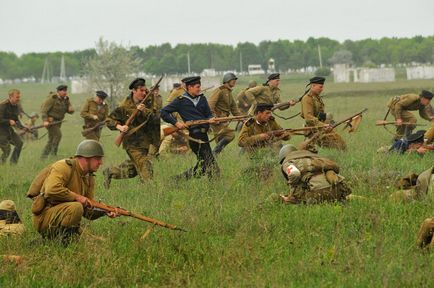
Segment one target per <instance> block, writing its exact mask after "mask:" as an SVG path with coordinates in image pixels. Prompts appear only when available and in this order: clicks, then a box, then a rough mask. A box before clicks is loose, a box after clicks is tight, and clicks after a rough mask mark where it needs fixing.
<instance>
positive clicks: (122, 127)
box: [116, 124, 128, 133]
mask: <svg viewBox="0 0 434 288" xmlns="http://www.w3.org/2000/svg"><path fill="white" fill-rule="evenodd" d="M116 129H118V130H119V131H121V132H122V133H125V132H127V131H128V126H127V125H120V124H118V125H116Z"/></svg>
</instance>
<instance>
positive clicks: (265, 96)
mask: <svg viewBox="0 0 434 288" xmlns="http://www.w3.org/2000/svg"><path fill="white" fill-rule="evenodd" d="M279 84H280V74H279V73H272V74H270V75H269V76H268V80H267V82H265V83H264V84H263V85H260V86H256V87H254V88H250V89H247V90H246V92H245V94H246V96H247V99H249V101H250V102H251V103H252V106H251V107H250V109H249V114H250V115H253V112H254V111H255V107H256V105H257V104H259V103H265V104H272V105H274V104H278V103H280V102H281V100H280V89H279ZM292 105H295V102H291V106H292ZM288 108H289V107H282V108H279V110H285V109H288Z"/></svg>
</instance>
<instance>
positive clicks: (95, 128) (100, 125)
mask: <svg viewBox="0 0 434 288" xmlns="http://www.w3.org/2000/svg"><path fill="white" fill-rule="evenodd" d="M104 124H105V121H101V122H98V123H97V124H96V125H95V126H92V127H89V128H86V129H84V130H83V131H81V135H83V136H84V137H86V136H87V135H88V134H89V133H90V132H92V131H95V130H97V129H98V128H101V127H102V126H104Z"/></svg>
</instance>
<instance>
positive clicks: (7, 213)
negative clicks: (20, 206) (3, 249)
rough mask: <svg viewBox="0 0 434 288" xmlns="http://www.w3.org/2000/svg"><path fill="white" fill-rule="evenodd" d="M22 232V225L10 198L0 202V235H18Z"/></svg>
mask: <svg viewBox="0 0 434 288" xmlns="http://www.w3.org/2000/svg"><path fill="white" fill-rule="evenodd" d="M23 232H24V225H23V223H21V219H20V217H19V216H18V213H17V211H16V209H15V203H14V202H13V201H12V200H3V201H1V202H0V236H5V235H19V234H22V233H23Z"/></svg>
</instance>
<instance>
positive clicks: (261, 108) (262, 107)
mask: <svg viewBox="0 0 434 288" xmlns="http://www.w3.org/2000/svg"><path fill="white" fill-rule="evenodd" d="M273 106H274V105H273V104H268V103H258V104H257V105H256V108H255V113H257V112H263V111H265V110H271V108H273Z"/></svg>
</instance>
